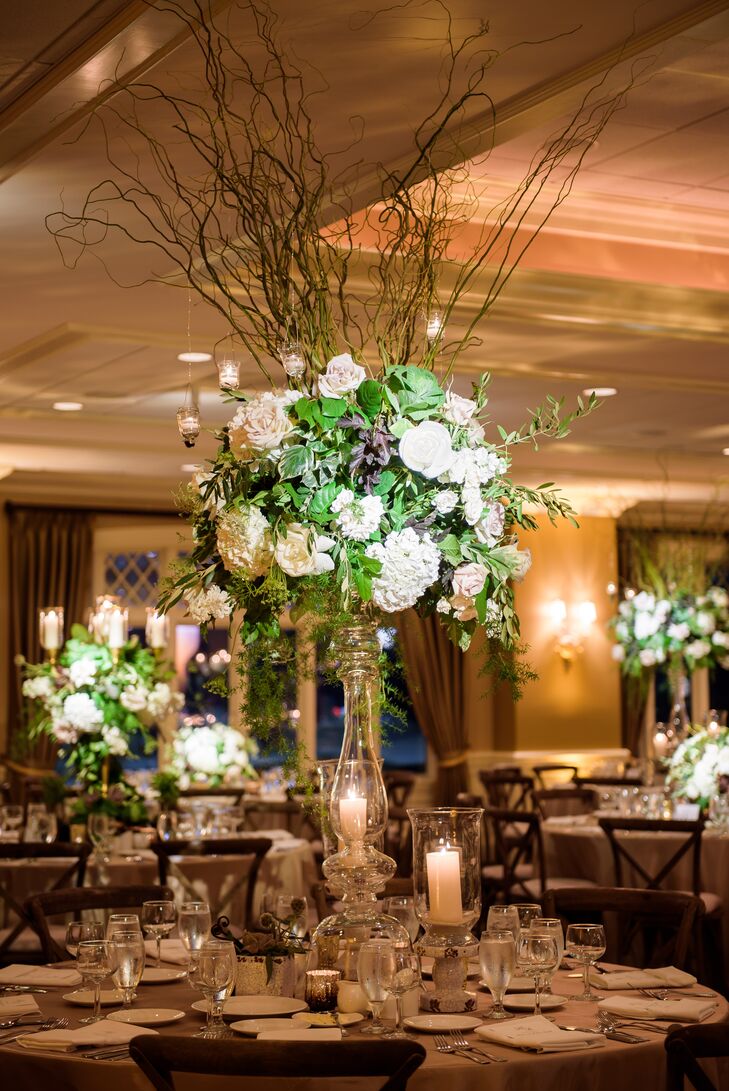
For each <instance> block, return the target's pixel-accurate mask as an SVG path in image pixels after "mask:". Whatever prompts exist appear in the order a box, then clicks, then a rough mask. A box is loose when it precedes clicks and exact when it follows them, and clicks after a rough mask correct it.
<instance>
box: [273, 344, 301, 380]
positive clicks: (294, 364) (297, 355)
mask: <svg viewBox="0 0 729 1091" xmlns="http://www.w3.org/2000/svg"><path fill="white" fill-rule="evenodd" d="M278 356H279V359H280V361H281V364H282V366H283V369H284V371H285V372H286V374H287V375H288V377H289V378H290V379H300V378H301V377H302V375H303V374H304V372H305V371H306V360H305V359H304V354H303V352H302V351H301V345H300V344H299V342H298V341H284V342H283V343H282V344H281V347H280V348H279V350H278Z"/></svg>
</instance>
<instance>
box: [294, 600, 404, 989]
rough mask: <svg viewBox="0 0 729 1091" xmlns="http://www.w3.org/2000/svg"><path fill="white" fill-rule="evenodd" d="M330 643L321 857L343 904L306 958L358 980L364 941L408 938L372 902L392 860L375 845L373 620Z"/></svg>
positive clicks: (379, 827)
mask: <svg viewBox="0 0 729 1091" xmlns="http://www.w3.org/2000/svg"><path fill="white" fill-rule="evenodd" d="M334 650H335V654H336V655H337V658H338V665H337V674H338V676H339V678H340V679H341V681H342V684H343V686H344V739H343V741H342V751H341V754H340V757H339V761H338V762H337V767H336V771H335V772H334V776H333V780H332V783H331V790H330V791H329V792H328V800H327V802H328V824H327V832H328V834H329V836H330V837H331V844H332V847H334V845H336V846H337V851H336V852H334V853H333V854H332V855H330V856H328V857H327V859H325V861H324V864H323V871H324V875H325V877H326V879H327V882H328V884H329V886H330V889H331V890H332V891H333V892H335V893H336V895H337V896H338V897H340V898H341V902H342V909H341V911H340V912H338V913H333V914H332V915H331V916H329V917H327V918H325V920H323V921H321V923H320V924H319V925H318V926H317V928H316V929H315V931H314V933H313V935H312V945H311V946H312V959H311V964H312V966H313V965H314V964H316V966H317V968H319V969H338V970H340V971H341V975H342V980H343V981H356V979H357V955H358V953H359V947H360V946H361V944H362V943H364V942H366V941H367V940H369V939H391V940H393V941H395V942H397V943H403V944H409V943H410V939H409V936H408V933H407V931H406V929H405V928H404V927H403V926H402V924H400V922H399V921H398V920H396V919H395V918H394V917H390V916H389V915H388V914H386V913H381V912H380V911H379V909H378V906H377V894H378V893H379V892H380V891H382V890H383V889H384V886H385V883H386V882H387V880H388V879H390V878H392V876H393V875H394V874H395V869H396V865H395V861H394V860H393V859H391V858H390V857H389V856H385V854H384V853H382V852H380V851H379V850H378V848H377V844H378V843H379V842H380V840H381V838H382V836H383V834H384V832H385V828H386V826H387V815H388V809H387V792H386V790H385V784H384V781H383V779H382V770H381V763H380V760H379V758H378V755H377V752H376V749H375V744H374V735H373V721H374V718H375V716H376V710H377V693H378V688H379V668H378V663H379V656H380V645H379V641H378V639H377V629H376V626H375V623H374V622H373V621H369V620H367V621H362V622H353V624H352V625H351V626H348V627H346V628H345V629H343V630H342V631H341V633H340V634H339V637H338V640H337V645H336V648H335V649H334ZM329 773H330V776H331V770H330V771H329Z"/></svg>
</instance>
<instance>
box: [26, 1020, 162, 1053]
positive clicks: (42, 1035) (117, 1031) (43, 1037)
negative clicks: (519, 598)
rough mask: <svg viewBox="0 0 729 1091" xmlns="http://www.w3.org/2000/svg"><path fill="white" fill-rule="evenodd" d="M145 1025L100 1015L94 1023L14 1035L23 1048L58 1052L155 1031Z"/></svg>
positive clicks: (110, 1043)
mask: <svg viewBox="0 0 729 1091" xmlns="http://www.w3.org/2000/svg"><path fill="white" fill-rule="evenodd" d="M156 1033H157V1031H156V1030H151V1029H150V1028H149V1027H130V1026H129V1025H128V1024H127V1023H114V1022H112V1021H111V1020H110V1019H100V1020H99V1022H98V1023H89V1025H88V1026H86V1027H78V1028H77V1029H76V1030H39V1031H37V1032H36V1033H35V1034H23V1035H21V1036H20V1038H16V1039H15V1044H16V1045H17V1046H22V1047H23V1048H24V1049H43V1050H47V1049H50V1050H53V1051H54V1052H58V1053H70V1052H71V1051H72V1050H74V1049H79V1048H80V1047H83V1046H106V1045H108V1046H118V1045H124V1044H125V1043H126V1042H131V1040H132V1038H136V1037H137V1035H139V1034H156Z"/></svg>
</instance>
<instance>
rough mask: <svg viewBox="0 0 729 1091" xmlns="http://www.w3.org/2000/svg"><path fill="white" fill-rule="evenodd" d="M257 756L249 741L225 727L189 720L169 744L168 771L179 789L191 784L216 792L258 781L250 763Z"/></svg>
mask: <svg viewBox="0 0 729 1091" xmlns="http://www.w3.org/2000/svg"><path fill="white" fill-rule="evenodd" d="M257 752H258V751H257V747H256V745H255V743H254V741H253V740H252V739H250V738H248V737H247V736H246V735H243V734H242V732H240V731H237V730H236V729H235V728H233V727H229V726H228V724H223V723H220V722H219V721H217V720H213V721H212V722H209V721H207V720H204V719H202V717H197V716H190V717H187V718H186V719H185V720H184V721H183V723H182V724H181V725H180V727H179V728H178V730H177V733H176V735H175V738H174V740H173V742H172V747H171V754H170V767H171V769H172V770H173V772H175V773H177V775H178V776H179V778H180V787H181V788H189V787H190V786H191V785H194V784H196V785H201V784H203V785H206V786H207V787H210V788H218V787H221V786H224V785H226V784H229V785H232V784H237V783H240V781H242V780H250V779H253V778H255V777H257V776H258V774H257V773H256V770H255V769H254V767H253V764H252V762H251V757H252V756H254V755H255V754H256V753H257Z"/></svg>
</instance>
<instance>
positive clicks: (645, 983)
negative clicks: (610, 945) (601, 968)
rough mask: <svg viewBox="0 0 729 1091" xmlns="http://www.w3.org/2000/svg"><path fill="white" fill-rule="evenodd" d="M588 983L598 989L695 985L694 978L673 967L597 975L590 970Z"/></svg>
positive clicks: (682, 987)
mask: <svg viewBox="0 0 729 1091" xmlns="http://www.w3.org/2000/svg"><path fill="white" fill-rule="evenodd" d="M590 982H591V983H592V984H593V985H597V986H598V988H600V989H616V990H620V989H661V988H663V989H665V988H673V989H685V988H688V987H689V986H690V985H695V984H696V978H695V977H694V976H693V975H692V974H687V973H685V971H684V970H677V969H676V967H675V966H660V967H659V968H658V969H656V970H625V972H623V973H606V974H599V973H597V972H596V971H595V970H590Z"/></svg>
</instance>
